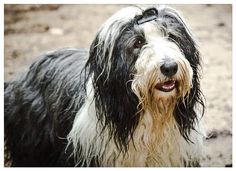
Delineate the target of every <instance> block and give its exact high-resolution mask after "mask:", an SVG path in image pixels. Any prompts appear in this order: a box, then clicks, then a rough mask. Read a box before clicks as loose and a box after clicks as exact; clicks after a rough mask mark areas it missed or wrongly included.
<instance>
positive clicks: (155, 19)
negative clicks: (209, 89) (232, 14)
mask: <svg viewBox="0 0 236 171" xmlns="http://www.w3.org/2000/svg"><path fill="white" fill-rule="evenodd" d="M87 67H88V68H89V71H90V75H91V76H92V77H93V86H94V91H95V104H96V110H97V116H98V118H99V119H100V121H101V122H102V124H103V125H104V128H108V129H109V130H110V133H111V135H112V136H114V137H115V139H116V140H117V142H118V143H117V144H118V146H121V147H122V146H123V145H124V146H125V145H126V144H128V143H127V141H128V140H129V138H130V137H132V133H133V131H134V130H135V127H136V126H137V124H138V122H139V120H140V117H142V115H143V114H144V113H145V111H149V112H152V113H153V115H165V114H166V113H172V114H173V115H172V116H173V117H174V119H175V120H176V122H177V124H178V126H179V130H180V132H181V134H182V136H183V137H184V138H185V139H186V140H189V136H188V135H189V132H190V130H191V129H194V126H193V125H194V123H195V122H196V119H197V114H196V111H195V110H196V105H197V104H200V105H201V106H203V107H204V104H203V100H202V96H201V91H200V87H199V73H198V72H199V67H200V56H199V51H198V49H197V47H196V44H195V41H194V39H193V36H192V34H191V32H190V30H189V28H188V27H187V26H186V23H185V22H184V21H183V19H182V17H181V16H180V15H179V13H178V12H177V11H176V10H174V9H172V8H169V7H164V6H158V7H151V8H147V9H142V8H139V7H128V8H125V9H123V10H121V11H119V12H118V13H116V14H115V15H113V16H112V17H111V18H109V19H108V20H107V21H106V22H105V23H104V25H102V27H101V28H100V30H99V31H98V33H97V35H96V38H95V40H94V41H93V43H92V45H91V48H90V57H89V60H88V62H87Z"/></svg>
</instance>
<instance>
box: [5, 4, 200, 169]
mask: <svg viewBox="0 0 236 171" xmlns="http://www.w3.org/2000/svg"><path fill="white" fill-rule="evenodd" d="M199 68H200V55H199V51H198V48H197V46H196V43H195V41H194V39H193V36H192V33H191V32H190V30H189V28H188V27H187V25H186V23H185V22H184V20H183V18H182V17H181V16H180V15H179V13H178V12H177V11H176V10H174V9H172V8H170V7H166V6H153V7H149V8H141V7H128V8H124V9H122V10H121V11H119V12H117V13H116V14H114V15H113V16H112V17H111V18H109V19H108V20H107V21H106V22H105V23H104V24H103V25H102V26H101V28H100V29H99V31H98V33H97V35H96V37H95V39H94V41H93V42H92V45H91V46H90V50H89V52H88V51H86V50H83V49H61V50H57V51H53V52H48V53H46V54H44V55H42V56H40V57H39V58H37V59H36V61H35V62H34V63H33V64H32V65H31V66H30V68H29V70H28V71H27V72H26V73H25V75H23V76H22V77H21V78H19V79H18V80H14V81H12V82H8V83H5V94H4V96H5V99H4V102H5V105H4V111H5V118H4V120H5V125H4V128H5V130H4V131H5V146H6V149H7V151H8V152H9V154H10V159H11V161H12V166H199V160H200V158H201V152H202V148H203V144H202V141H203V137H204V136H203V132H202V129H201V124H200V119H201V116H202V115H203V113H204V103H203V96H202V93H201V90H200V83H199Z"/></svg>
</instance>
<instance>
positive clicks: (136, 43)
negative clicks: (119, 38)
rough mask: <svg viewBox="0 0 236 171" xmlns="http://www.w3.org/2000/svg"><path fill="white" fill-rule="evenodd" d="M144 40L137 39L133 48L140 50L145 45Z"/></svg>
mask: <svg viewBox="0 0 236 171" xmlns="http://www.w3.org/2000/svg"><path fill="white" fill-rule="evenodd" d="M145 43H146V42H145V40H144V39H143V38H137V39H136V40H135V42H134V48H139V49H140V48H142V46H143V45H144V44H145Z"/></svg>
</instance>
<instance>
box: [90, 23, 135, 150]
mask: <svg viewBox="0 0 236 171" xmlns="http://www.w3.org/2000/svg"><path fill="white" fill-rule="evenodd" d="M114 25H115V24H114ZM119 26H121V25H120V23H119ZM110 29H115V30H116V32H117V35H107V36H105V35H101V32H99V33H98V34H97V36H96V38H95V39H94V41H93V43H92V45H91V47H90V53H89V59H88V62H87V64H86V68H88V70H89V75H90V76H91V77H92V79H93V87H94V93H95V94H94V98H95V108H96V114H97V117H98V119H99V121H100V123H101V124H102V126H103V130H104V129H108V130H109V133H110V136H111V137H110V138H112V137H114V140H115V143H116V145H117V147H118V148H119V149H121V150H127V148H128V144H129V143H128V141H129V138H130V137H132V134H133V131H134V129H135V127H136V125H137V123H138V120H139V115H138V114H137V112H138V109H137V106H138V99H137V97H136V96H135V95H134V93H133V92H132V90H131V81H130V80H131V79H132V78H131V76H132V74H130V72H131V71H130V67H129V66H128V64H127V63H126V62H125V61H124V60H122V55H123V54H122V53H123V52H122V51H121V49H119V48H118V47H117V44H118V42H119V36H120V35H119V34H121V32H120V29H121V30H123V27H122V26H121V27H120V28H119V29H118V28H117V27H116V28H115V27H112V26H111V27H110ZM117 29H118V30H117ZM110 32H115V31H114V30H110ZM108 34H109V33H108ZM114 36H115V37H114Z"/></svg>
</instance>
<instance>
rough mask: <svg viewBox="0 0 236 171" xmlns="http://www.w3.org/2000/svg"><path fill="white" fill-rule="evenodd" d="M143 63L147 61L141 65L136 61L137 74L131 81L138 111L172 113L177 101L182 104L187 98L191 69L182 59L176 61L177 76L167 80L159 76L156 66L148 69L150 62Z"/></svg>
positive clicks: (157, 66) (190, 82)
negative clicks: (137, 103)
mask: <svg viewBox="0 0 236 171" xmlns="http://www.w3.org/2000/svg"><path fill="white" fill-rule="evenodd" d="M141 58H142V57H141ZM146 59H148V58H146ZM145 62H147V61H142V64H141V63H139V61H137V65H136V69H137V73H136V74H135V75H134V79H133V81H132V90H133V92H134V93H135V94H136V96H137V97H138V99H139V109H140V110H142V111H149V112H152V113H154V114H158V115H165V114H170V113H172V112H173V111H174V108H175V106H176V105H177V104H178V102H179V101H181V102H184V101H185V99H186V98H187V99H188V97H189V92H190V89H191V84H192V81H191V80H192V68H191V67H190V65H189V63H188V61H187V60H186V59H183V58H182V59H180V60H178V61H177V63H178V66H179V71H178V72H177V74H176V75H174V76H173V77H171V78H168V77H166V76H164V75H163V74H161V72H160V69H158V68H160V67H159V65H158V64H157V65H152V66H151V67H150V65H149V62H150V63H151V62H152V61H149V62H147V63H145ZM153 63H155V61H153ZM150 68H151V69H150ZM163 88H166V89H165V90H163Z"/></svg>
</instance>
